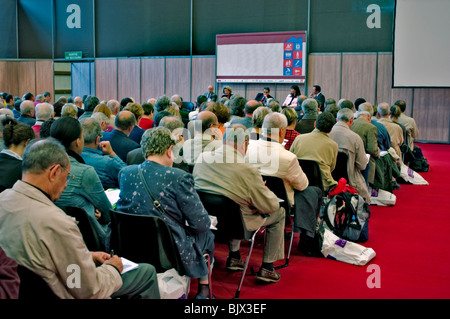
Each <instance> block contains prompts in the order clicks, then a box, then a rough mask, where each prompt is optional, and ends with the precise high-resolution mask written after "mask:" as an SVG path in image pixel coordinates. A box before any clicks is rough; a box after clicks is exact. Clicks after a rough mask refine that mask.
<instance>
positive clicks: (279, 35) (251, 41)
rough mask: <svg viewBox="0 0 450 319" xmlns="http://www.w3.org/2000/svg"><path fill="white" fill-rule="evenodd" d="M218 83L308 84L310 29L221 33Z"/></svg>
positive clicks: (218, 43) (218, 40)
mask: <svg viewBox="0 0 450 319" xmlns="http://www.w3.org/2000/svg"><path fill="white" fill-rule="evenodd" d="M216 53H217V78H216V79H217V82H243V83H244V82H247V83H251V82H255V83H262V82H274V83H294V82H295V83H304V81H305V71H306V32H304V31H296V32H269V33H239V34H220V35H217V37H216Z"/></svg>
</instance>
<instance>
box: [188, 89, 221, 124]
mask: <svg viewBox="0 0 450 319" xmlns="http://www.w3.org/2000/svg"><path fill="white" fill-rule="evenodd" d="M216 100H217V98H216ZM207 102H217V101H208V98H207V97H206V96H204V95H199V96H197V101H196V102H195V109H194V110H193V111H191V112H189V121H192V120H195V118H196V117H197V114H198V113H199V112H201V111H203V106H204V105H206V103H207Z"/></svg>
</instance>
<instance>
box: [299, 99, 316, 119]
mask: <svg viewBox="0 0 450 319" xmlns="http://www.w3.org/2000/svg"><path fill="white" fill-rule="evenodd" d="M318 107H319V104H317V101H316V99H312V98H307V99H306V100H304V101H303V102H302V110H303V113H305V115H316V116H317V109H318Z"/></svg>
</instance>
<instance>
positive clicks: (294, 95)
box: [283, 84, 301, 108]
mask: <svg viewBox="0 0 450 319" xmlns="http://www.w3.org/2000/svg"><path fill="white" fill-rule="evenodd" d="M300 94H301V92H300V88H299V87H298V85H295V84H294V85H292V86H291V93H289V95H288V96H287V97H286V99H285V100H284V102H283V106H284V107H293V108H295V107H296V106H297V105H298V97H299V96H300Z"/></svg>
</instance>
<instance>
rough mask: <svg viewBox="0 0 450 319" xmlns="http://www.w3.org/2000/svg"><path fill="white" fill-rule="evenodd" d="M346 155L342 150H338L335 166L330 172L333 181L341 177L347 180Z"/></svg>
mask: <svg viewBox="0 0 450 319" xmlns="http://www.w3.org/2000/svg"><path fill="white" fill-rule="evenodd" d="M347 162H348V155H347V154H346V153H344V152H342V151H339V152H338V155H337V159H336V167H335V168H334V170H333V171H332V172H331V176H333V179H334V180H335V181H339V179H341V178H342V177H343V178H345V179H346V180H347V182H348V171H347Z"/></svg>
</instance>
